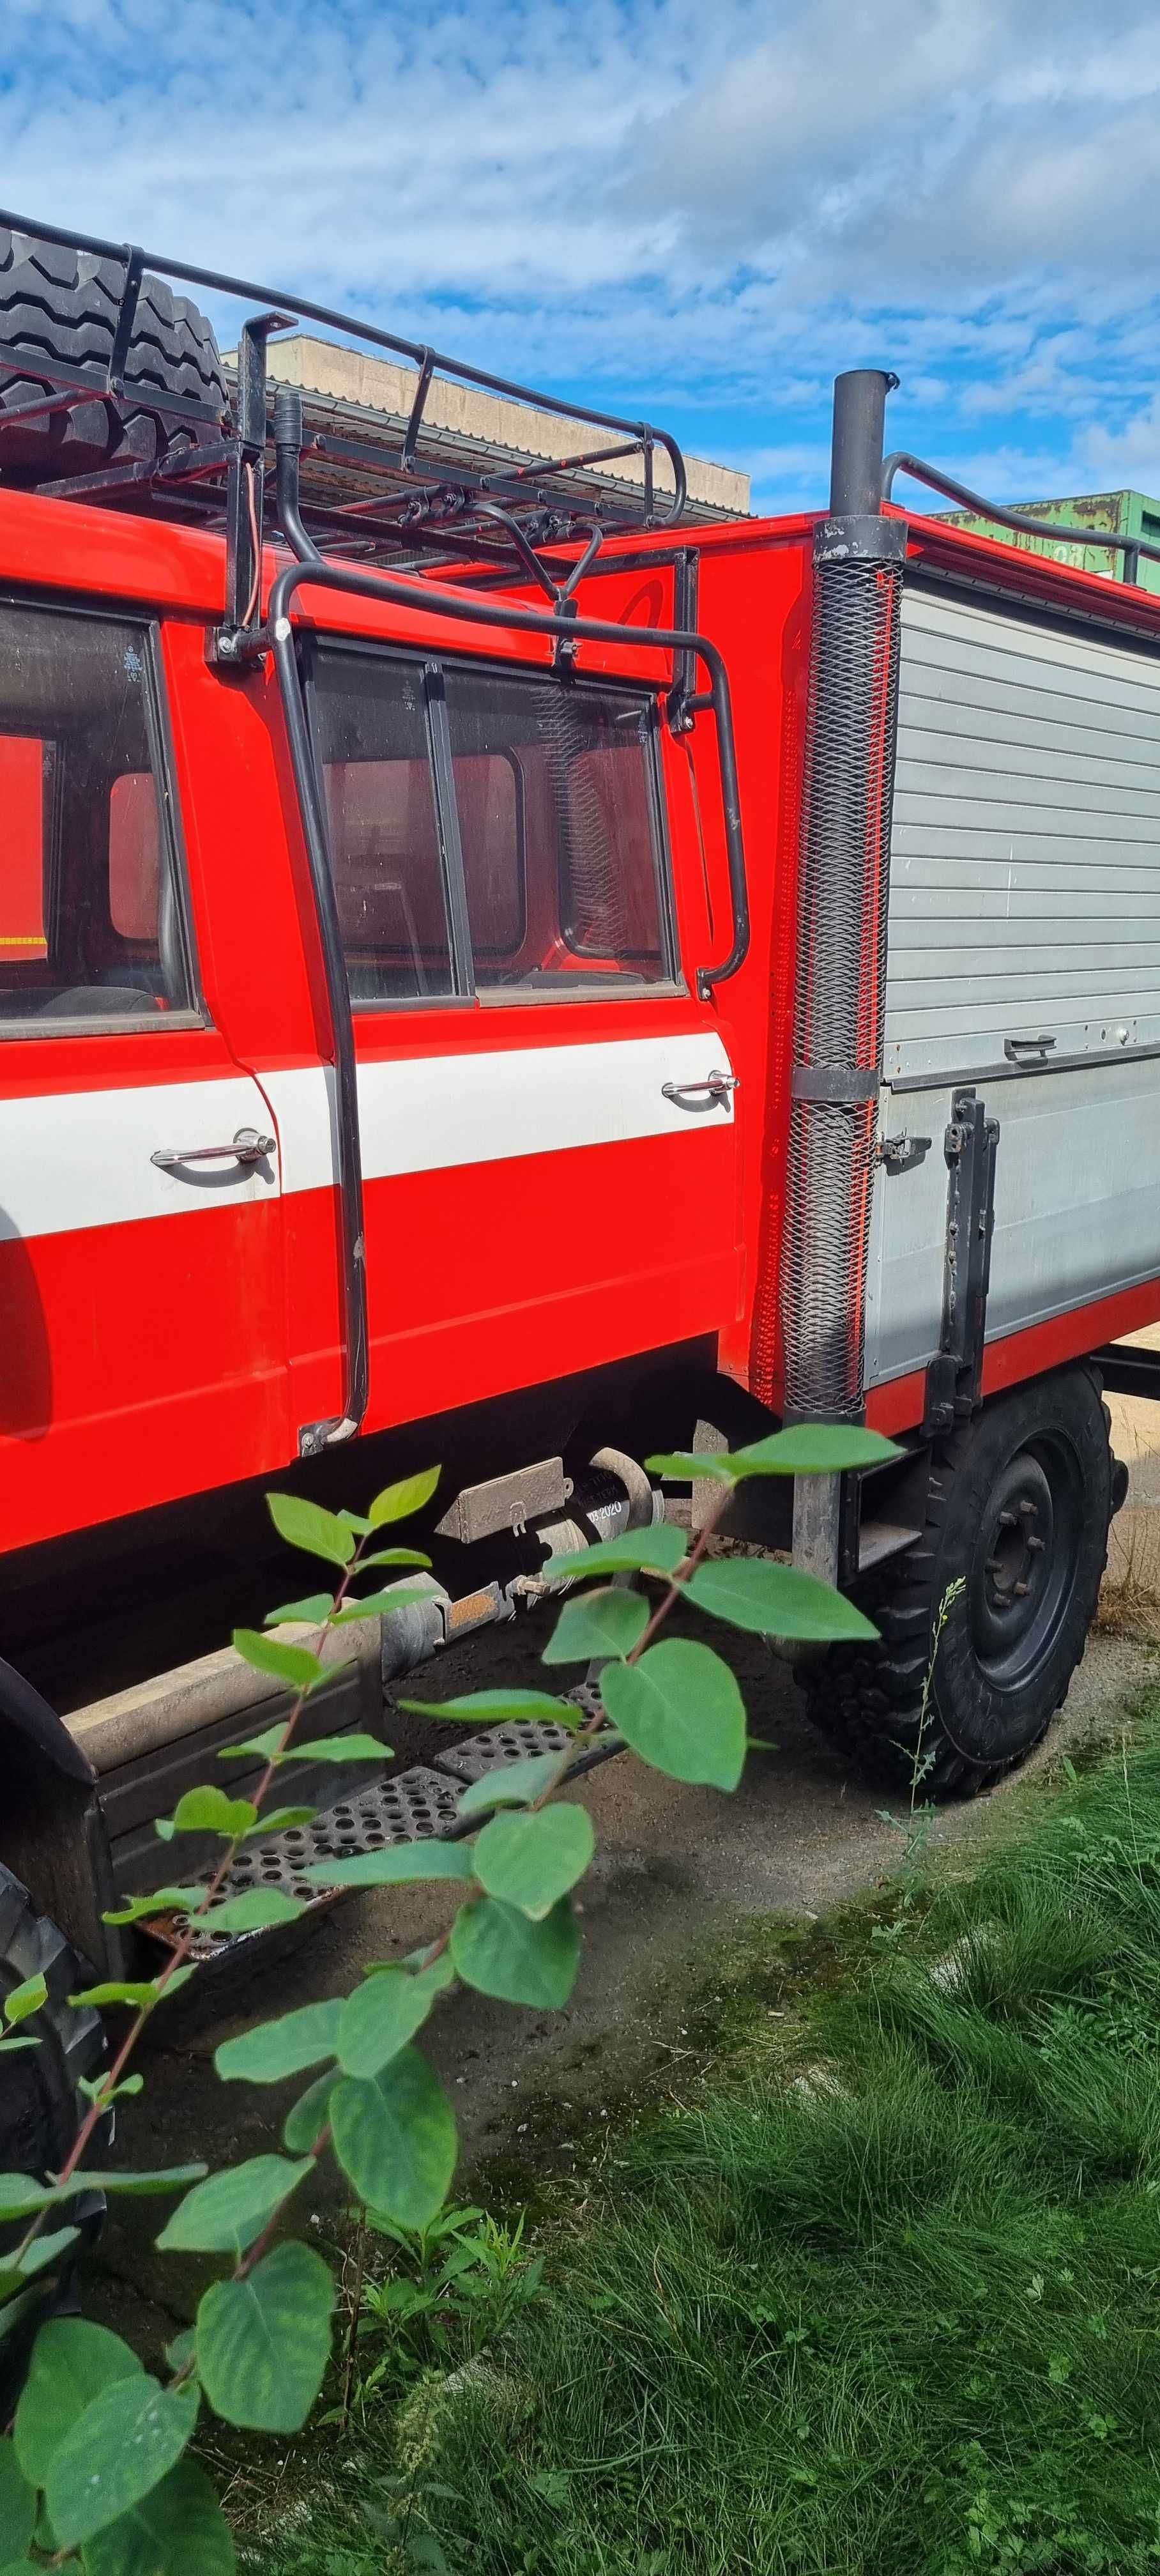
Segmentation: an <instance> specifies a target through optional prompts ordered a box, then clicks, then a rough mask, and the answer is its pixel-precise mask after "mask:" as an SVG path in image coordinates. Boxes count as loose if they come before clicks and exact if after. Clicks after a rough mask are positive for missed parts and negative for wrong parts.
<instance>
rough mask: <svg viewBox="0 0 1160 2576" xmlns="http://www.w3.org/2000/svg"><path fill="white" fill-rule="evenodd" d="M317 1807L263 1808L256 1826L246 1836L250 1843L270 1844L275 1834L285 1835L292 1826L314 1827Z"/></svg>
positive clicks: (252, 1826)
mask: <svg viewBox="0 0 1160 2576" xmlns="http://www.w3.org/2000/svg"><path fill="white" fill-rule="evenodd" d="M317 1814H318V1809H317V1807H271V1808H269V1809H268V1810H267V1809H266V1808H265V1807H263V1809H262V1812H261V1815H260V1816H259V1818H258V1821H257V1824H256V1825H251V1827H250V1829H249V1832H248V1833H247V1835H246V1841H247V1842H248V1843H253V1842H268V1841H269V1840H270V1838H271V1836H272V1835H274V1834H284V1833H285V1832H286V1831H287V1830H288V1828H289V1827H290V1826H291V1825H312V1824H313V1822H314V1819H315V1817H316V1815H317Z"/></svg>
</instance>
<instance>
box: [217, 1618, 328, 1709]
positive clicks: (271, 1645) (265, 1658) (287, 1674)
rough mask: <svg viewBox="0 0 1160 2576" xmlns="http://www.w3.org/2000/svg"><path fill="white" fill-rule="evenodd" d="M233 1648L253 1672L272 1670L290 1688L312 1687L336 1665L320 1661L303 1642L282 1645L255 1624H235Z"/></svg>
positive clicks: (278, 1679) (313, 1688) (300, 1690)
mask: <svg viewBox="0 0 1160 2576" xmlns="http://www.w3.org/2000/svg"><path fill="white" fill-rule="evenodd" d="M234 1651H235V1653H236V1654H239V1655H240V1656H241V1658H242V1662H243V1663H244V1664H252V1665H253V1668H254V1671H255V1672H256V1673H272V1674H273V1675H274V1677H275V1679H276V1680H277V1681H280V1682H285V1683H286V1684H287V1686H288V1688H289V1689H290V1690H292V1691H296V1692H298V1693H302V1692H303V1691H311V1690H315V1689H316V1688H317V1686H318V1683H319V1682H322V1681H326V1680H327V1679H328V1677H329V1676H330V1675H332V1674H333V1673H335V1672H336V1671H337V1669H338V1667H337V1665H335V1664H324V1663H322V1662H321V1661H320V1659H319V1657H318V1656H317V1655H312V1654H311V1653H310V1651H309V1648H308V1647H306V1646H284V1645H283V1644H282V1643H281V1642H280V1640H279V1639H278V1638H277V1637H263V1636H261V1635H260V1634H259V1632H258V1630H257V1629H256V1628H235V1630H234Z"/></svg>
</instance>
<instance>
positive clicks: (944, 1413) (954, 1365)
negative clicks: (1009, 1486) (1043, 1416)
mask: <svg viewBox="0 0 1160 2576" xmlns="http://www.w3.org/2000/svg"><path fill="white" fill-rule="evenodd" d="M998 1142H999V1122H998V1120H997V1119H995V1118H988V1116H987V1112H986V1109H985V1107H984V1105H983V1102H982V1101H981V1100H976V1098H975V1094H974V1092H973V1091H956V1092H954V1093H953V1095H952V1098H951V1116H950V1125H949V1126H948V1128H947V1131H946V1134H945V1136H944V1138H943V1152H944V1154H945V1156H946V1163H947V1172H948V1176H949V1177H948V1181H947V1229H946V1248H945V1252H944V1257H943V1311H942V1330H941V1332H940V1335H939V1347H938V1351H937V1353H936V1355H935V1357H934V1359H933V1360H932V1361H931V1363H930V1366H929V1368H928V1370H927V1373H926V1416H925V1421H924V1425H923V1427H924V1429H925V1430H927V1431H949V1430H951V1428H952V1427H953V1425H954V1423H955V1421H956V1420H957V1419H958V1418H960V1417H962V1416H964V1415H967V1414H971V1413H974V1412H975V1411H976V1409H977V1407H978V1406H979V1404H980V1403H981V1402H982V1393H983V1342H984V1336H985V1334H986V1328H987V1291H988V1288H989V1286H990V1280H991V1237H992V1235H993V1233H994V1228H995V1149H996V1146H997V1145H998Z"/></svg>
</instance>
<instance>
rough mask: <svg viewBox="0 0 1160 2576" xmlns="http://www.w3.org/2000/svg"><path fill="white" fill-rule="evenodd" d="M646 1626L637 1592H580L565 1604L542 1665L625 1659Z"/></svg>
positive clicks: (644, 1604) (646, 1613) (646, 1612)
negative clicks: (610, 1656)
mask: <svg viewBox="0 0 1160 2576" xmlns="http://www.w3.org/2000/svg"><path fill="white" fill-rule="evenodd" d="M648 1623H649V1606H648V1603H647V1601H646V1600H645V1599H644V1597H643V1595H642V1594H641V1593H639V1592H620V1591H613V1590H612V1589H611V1588H610V1589H609V1590H608V1591H606V1592H579V1593H577V1595H576V1597H575V1599H574V1600H572V1601H566V1602H565V1603H564V1607H563V1609H562V1610H561V1612H560V1616H559V1618H558V1619H557V1621H556V1625H555V1628H554V1630H553V1633H552V1635H551V1636H550V1637H549V1639H548V1643H547V1645H546V1646H545V1647H544V1649H543V1654H542V1656H541V1661H542V1662H543V1663H545V1664H587V1663H590V1662H591V1661H592V1659H593V1657H595V1656H605V1655H628V1654H631V1652H632V1649H633V1647H634V1646H636V1645H639V1643H640V1640H641V1638H642V1637H643V1635H644V1632H645V1629H646V1628H647V1626H648Z"/></svg>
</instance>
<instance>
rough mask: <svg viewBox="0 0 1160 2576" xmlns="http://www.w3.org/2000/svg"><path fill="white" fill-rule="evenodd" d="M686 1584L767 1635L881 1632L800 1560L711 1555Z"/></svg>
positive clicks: (716, 1609) (819, 1637) (708, 1605)
mask: <svg viewBox="0 0 1160 2576" xmlns="http://www.w3.org/2000/svg"><path fill="white" fill-rule="evenodd" d="M685 1590H686V1592H687V1594H688V1597H689V1599H690V1601H695V1602H696V1605H697V1608H698V1610H708V1611H711V1613H712V1615H713V1617H714V1618H715V1619H727V1620H728V1621H729V1624H730V1626H731V1627H733V1628H752V1629H755V1630H756V1631H757V1633H758V1635H759V1636H763V1637H794V1638H799V1639H802V1638H805V1639H811V1640H816V1641H818V1642H824V1641H827V1640H829V1639H831V1638H835V1639H844V1638H853V1637H869V1638H873V1637H876V1636H877V1634H878V1631H877V1629H876V1628H875V1627H872V1625H871V1623H870V1621H869V1619H867V1618H866V1617H865V1616H864V1614H863V1613H862V1611H861V1610H858V1609H856V1608H855V1606H854V1603H853V1602H852V1601H848V1600H847V1599H846V1597H845V1594H844V1593H841V1592H835V1591H834V1589H833V1587H832V1585H831V1584H829V1583H820V1582H819V1581H818V1578H817V1576H816V1575H815V1574H803V1573H802V1572H801V1570H800V1569H799V1567H797V1566H796V1565H774V1564H772V1563H771V1561H770V1559H769V1558H768V1557H718V1558H716V1559H711V1560H709V1561H708V1562H707V1563H705V1564H702V1565H699V1566H698V1567H697V1569H696V1572H695V1573H693V1574H691V1575H690V1577H689V1580H688V1582H687V1584H686V1586H685ZM619 1723H620V1721H619V1719H617V1724H618V1725H619Z"/></svg>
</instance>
